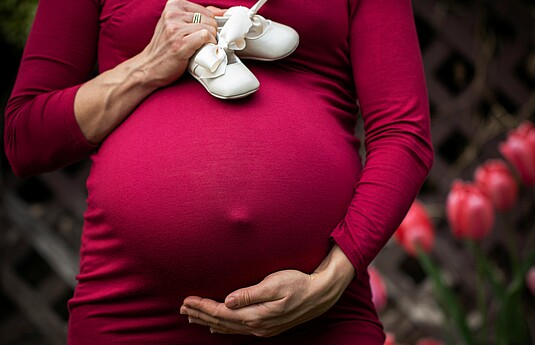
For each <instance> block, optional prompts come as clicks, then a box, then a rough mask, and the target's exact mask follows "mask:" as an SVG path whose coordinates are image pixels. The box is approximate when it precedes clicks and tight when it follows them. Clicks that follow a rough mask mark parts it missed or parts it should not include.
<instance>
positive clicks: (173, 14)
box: [162, 9, 177, 21]
mask: <svg viewBox="0 0 535 345" xmlns="http://www.w3.org/2000/svg"><path fill="white" fill-rule="evenodd" d="M176 16H177V13H176V12H175V11H171V10H168V9H166V10H164V11H163V13H162V17H163V19H165V20H166V21H167V20H171V19H173V18H175V17H176Z"/></svg>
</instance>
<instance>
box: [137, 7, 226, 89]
mask: <svg viewBox="0 0 535 345" xmlns="http://www.w3.org/2000/svg"><path fill="white" fill-rule="evenodd" d="M195 12H199V13H201V22H200V23H197V24H193V14H194V13H195ZM223 13H224V11H223V10H220V9H218V8H215V7H208V8H207V7H203V6H201V5H198V4H195V3H192V2H189V1H186V0H169V1H167V4H166V5H165V8H164V10H163V12H162V15H161V16H160V20H159V21H158V24H157V25H156V29H155V31H154V35H153V36H152V39H151V41H150V43H149V44H148V45H147V47H146V48H145V49H144V50H143V51H142V52H141V53H140V54H139V55H138V56H137V57H136V58H137V59H138V62H139V63H140V64H141V65H142V69H143V71H144V72H145V73H146V77H147V79H146V80H148V81H149V82H150V83H151V84H152V85H153V86H154V87H155V88H159V87H163V86H166V85H168V84H170V83H172V82H174V81H175V80H177V79H178V78H179V77H180V76H181V75H182V74H183V73H184V71H185V70H186V67H187V65H188V60H189V58H190V57H191V56H192V55H193V54H194V53H195V51H197V50H198V49H199V48H201V47H202V46H203V45H204V44H206V43H214V44H215V43H217V42H216V33H217V23H216V21H215V19H214V15H222V14H223Z"/></svg>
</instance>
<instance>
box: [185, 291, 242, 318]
mask: <svg viewBox="0 0 535 345" xmlns="http://www.w3.org/2000/svg"><path fill="white" fill-rule="evenodd" d="M184 306H185V307H186V308H187V309H186V310H187V311H188V312H192V313H197V312H199V314H195V315H192V316H195V317H200V316H202V314H205V315H206V316H208V317H209V318H203V319H204V320H206V321H210V320H214V323H215V324H218V322H222V321H226V322H233V323H237V324H241V323H243V322H244V320H249V319H251V318H250V316H251V312H252V310H249V309H238V310H230V309H228V308H227V307H226V306H225V305H224V304H223V303H218V302H216V301H213V300H211V299H208V298H201V297H197V296H190V297H188V298H186V299H185V300H184ZM188 315H189V314H188Z"/></svg>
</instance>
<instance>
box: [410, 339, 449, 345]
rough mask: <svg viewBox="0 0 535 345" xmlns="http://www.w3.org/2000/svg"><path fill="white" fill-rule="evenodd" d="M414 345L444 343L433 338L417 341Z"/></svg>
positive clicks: (442, 344)
mask: <svg viewBox="0 0 535 345" xmlns="http://www.w3.org/2000/svg"><path fill="white" fill-rule="evenodd" d="M416 345H444V343H443V342H442V341H440V340H437V339H434V338H423V339H420V340H418V342H417V343H416Z"/></svg>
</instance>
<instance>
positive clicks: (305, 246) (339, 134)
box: [81, 81, 360, 299]
mask: <svg viewBox="0 0 535 345" xmlns="http://www.w3.org/2000/svg"><path fill="white" fill-rule="evenodd" d="M188 83H189V81H186V82H185V85H181V88H178V87H170V88H167V89H164V90H161V91H160V92H158V93H157V94H154V95H153V96H151V97H150V98H149V99H147V100H146V101H145V102H144V103H143V104H142V105H141V106H140V107H139V108H138V109H137V110H136V111H135V112H134V113H133V114H132V115H131V116H130V117H129V118H128V119H127V120H126V121H125V122H124V123H123V124H121V125H120V126H119V127H118V128H117V129H116V130H115V131H114V132H113V133H112V134H111V135H110V136H109V137H108V138H107V139H106V140H105V142H104V143H103V144H102V146H101V147H100V149H99V151H98V152H97V153H95V154H94V155H93V156H92V160H93V165H92V168H91V173H90V176H89V179H88V182H87V188H88V199H87V202H88V210H87V212H86V214H85V225H84V235H83V247H82V248H83V250H82V272H81V276H82V277H84V275H85V276H87V277H93V278H94V279H103V280H106V279H112V278H111V277H114V278H113V279H127V278H125V277H133V276H137V277H142V278H140V279H141V280H145V281H148V282H150V286H151V289H160V290H161V291H162V292H166V293H173V294H176V296H177V298H181V297H182V296H187V295H191V294H196V295H202V296H205V297H212V298H215V299H222V298H223V297H224V296H225V295H226V294H227V293H229V292H230V291H232V290H234V289H236V288H240V287H244V286H247V285H250V284H255V283H257V282H259V281H260V280H261V279H263V278H264V277H265V276H266V275H267V274H269V273H272V272H274V271H277V270H281V269H299V270H302V271H306V272H311V271H313V270H314V269H315V268H316V267H317V265H318V264H319V263H320V262H321V260H322V259H323V258H324V257H325V254H326V253H327V251H328V249H329V234H330V232H331V231H332V229H333V228H334V227H335V226H336V224H337V223H338V222H339V221H340V220H341V219H342V218H343V217H344V215H345V213H346V211H347V207H348V205H349V203H350V201H351V198H352V197H353V184H354V183H355V180H356V178H357V175H358V172H359V169H360V163H359V160H358V156H357V153H356V149H355V141H354V138H353V137H352V135H351V133H348V132H347V131H345V130H344V129H343V128H341V127H340V126H341V125H340V124H339V122H338V121H337V120H336V119H335V118H334V117H333V116H332V114H329V113H328V112H327V111H321V108H318V104H314V102H303V103H302V104H300V105H299V106H296V107H295V108H292V107H291V106H288V104H283V103H281V104H279V105H276V104H275V105H273V104H271V105H270V106H269V107H268V106H266V104H264V103H263V102H264V99H266V98H267V99H269V98H270V95H269V94H265V93H264V95H263V96H259V95H258V96H257V95H255V96H254V97H252V98H251V99H250V100H244V101H238V102H234V103H228V102H226V103H225V102H221V101H219V100H215V99H213V98H212V97H210V96H208V95H207V94H206V95H205V92H203V93H202V95H200V94H199V92H200V90H197V88H198V87H200V86H199V85H196V84H195V85H193V84H192V85H189V84H188ZM191 88H193V89H194V90H195V97H196V98H195V97H192V95H191V94H188V92H187V90H189V89H191ZM184 90H186V91H184ZM266 92H267V93H269V91H266ZM287 96H289V97H290V99H291V97H292V95H291V94H290V95H287ZM294 96H295V97H299V95H298V94H297V93H296V94H295V95H294ZM192 99H194V100H193V101H192ZM249 102H252V104H250V103H249ZM181 108H183V109H186V108H187V109H188V111H187V112H185V111H181V110H180V109H181ZM214 109H217V111H214ZM256 109H266V110H265V111H262V112H260V111H258V110H256ZM115 277H122V278H115Z"/></svg>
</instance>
